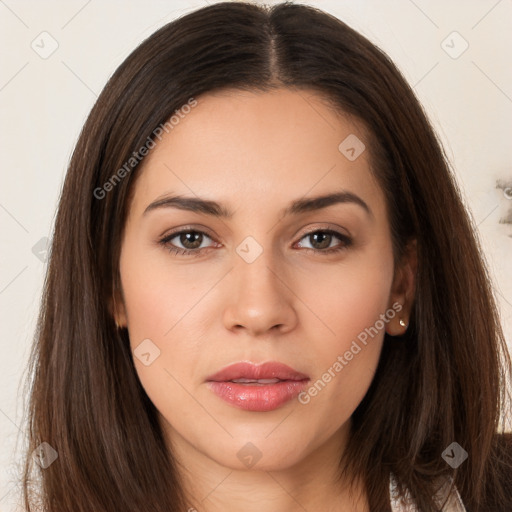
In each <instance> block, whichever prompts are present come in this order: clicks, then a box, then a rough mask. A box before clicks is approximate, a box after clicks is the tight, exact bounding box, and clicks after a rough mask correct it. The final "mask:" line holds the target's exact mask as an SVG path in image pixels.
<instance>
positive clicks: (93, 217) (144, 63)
mask: <svg viewBox="0 0 512 512" xmlns="http://www.w3.org/2000/svg"><path fill="white" fill-rule="evenodd" d="M275 87H287V88H290V89H294V90H312V91H315V92H317V93H319V94H320V95H321V96H322V97H324V98H326V99H327V100H328V101H329V102H330V103H332V105H333V106H334V107H335V108H336V109H338V110H339V111H340V112H347V113H349V114H351V115H354V116H356V117H357V118H358V119H360V120H361V121H362V122H363V123H364V126H365V127H366V128H367V130H368V132H369V134H370V137H371V139H372V140H371V144H369V145H368V147H369V150H370V156H371V164H372V172H373V173H374V174H375V176H376V177H377V179H378V180H379V183H380V185H381V186H382V189H383V191H384V192H385V195H386V200H387V207H388V213H389V219H390V223H391V227H392V241H393V248H394V254H395V260H396V262H397V264H398V263H399V262H400V260H401V258H402V257H403V254H404V250H405V247H406V244H407V242H408V241H410V240H412V239H416V240H417V250H418V270H417V275H416V280H417V281H416V282H417V285H416V292H415V293H416V295H415V300H414V306H413V310H412V315H411V319H410V326H409V329H408V332H407V334H406V335H405V336H403V337H399V338H392V337H390V336H388V335H387V334H386V335H385V339H384V346H383V350H382V356H381V359H380V361H379V365H378V368H377V372H376V374H375V378H374V380H373V382H372V385H371V387H370V389H369V391H368V393H367V395H366V396H365V398H364V399H363V401H362V402H361V404H360V405H359V406H358V408H357V409H356V411H355V412H354V414H353V429H352V432H351V440H350V442H349V443H348V448H347V451H346V452H345V453H344V455H343V458H342V460H340V470H341V471H340V474H342V472H343V474H345V475H346V476H347V477H349V478H354V479H355V478H356V477H358V476H359V477H362V478H363V479H364V482H365V484H366V491H367V493H368V499H369V503H370V507H371V510H375V511H379V512H380V511H384V510H388V509H389V495H388V490H387V489H388V483H389V475H390V473H392V474H393V475H394V476H395V477H396V479H397V481H398V483H399V484H400V488H401V489H405V488H407V489H408V490H409V492H410V493H411V495H412V497H413V498H414V499H415V500H416V502H417V504H418V506H419V508H420V510H422V511H434V510H437V508H436V505H435V504H434V502H433V499H432V496H433V494H434V492H435V490H436V489H435V486H434V482H435V481H436V479H437V477H441V476H452V477H453V479H454V482H455V485H456V486H457V489H458V490H459V492H460V494H461V496H462V498H463V501H464V503H465V505H466V506H467V508H468V510H470V511H472V512H478V511H482V512H483V511H485V512H489V511H490V510H512V503H511V500H512V498H511V496H512V490H511V489H510V480H512V479H511V478H509V479H507V475H508V477H510V474H511V471H512V461H511V457H510V452H509V451H506V450H505V448H504V447H503V446H502V441H500V440H502V439H504V438H505V436H504V435H499V433H500V432H501V431H502V430H504V427H503V426H502V424H501V420H504V417H505V409H504V407H505V400H506V396H507V393H508V391H507V390H509V389H510V388H509V382H508V380H507V376H509V375H510V370H511V365H510V357H509V354H508V350H507V346H506V344H505V341H504V336H503V332H502V329H501V326H500V322H499V316H498V313H497V308H496V305H495V304H496V302H495V297H494V296H493V290H492V287H491V285H490V279H489V276H488V273H487V270H486V267H485V263H484V260H483V257H482V255H481V250H480V247H479V244H478V241H477V238H476V236H475V227H474V225H473V224H472V222H471V219H470V217H469V216H468V214H467V212H466V210H465V207H464V205H463V203H462V201H461V196H460V193H459V191H458V189H457V186H456V183H455V180H454V177H453V175H452V171H451V169H450V167H449V165H448V163H447V160H446V158H445V156H444V154H443V151H442V148H441V146H440V143H439V142H438V140H437V139H436V136H435V134H434V131H433V129H432V127H431V126H430V124H429V122H428V120H427V118H426V116H425V114H424V112H423V111H422V108H421V106H420V105H419V103H418V101H417V99H416V98H415V96H414V94H413V92H412V90H411V88H410V87H409V86H408V84H407V83H406V81H405V79H404V78H403V77H402V76H401V74H400V72H399V71H398V70H397V68H396V67H395V65H394V64H393V63H392V62H391V61H390V60H389V58H388V57H387V56H386V55H385V54H384V53H383V52H382V51H381V50H379V49H378V48H376V47H375V46H374V45H373V44H371V43H370V42H369V41H368V40H367V39H365V38H364V37H363V36H361V35H360V34H359V33H357V32H355V31H354V30H353V29H351V28H349V27H348V26H347V25H345V24H344V23H343V22H341V21H340V20H338V19H336V18H335V17H333V16H331V15H329V14H326V13H324V12H322V11H320V10H318V9H316V8H313V7H308V6H305V5H298V4H292V3H282V4H278V5H275V6H273V7H267V6H258V5H255V4H250V3H243V2H223V3H217V4H213V5H211V6H207V7H205V8H202V9H199V10H196V11H194V12H191V13H189V14H187V15H185V16H182V17H181V18H179V19H177V20H175V21H173V22H171V23H169V24H167V25H165V26H164V27H162V28H161V29H159V30H158V31H157V32H156V33H154V34H153V35H152V36H150V37H149V38H148V39H147V40H145V41H144V42H143V43H142V44H141V45H140V46H139V47H138V48H136V49H135V50H134V51H133V53H132V54H131V55H130V56H129V57H128V58H127V59H126V60H125V61H124V62H123V63H122V64H121V65H120V67H119V68H118V69H117V70H116V72H115V73H114V75H113V76H112V77H111V78H110V80H109V81H108V83H107V85H106V86H105V88H104V90H103V91H102V93H101V95H100V96H99V98H98V100H97V102H96V104H95V105H94V107H93V109H92V111H91V113H90V115H89V117H88V119H87V121H86V123H85V126H84V128H83V130H82V132H81V134H80V137H79V140H78V142H77V145H76V148H75V150H74V153H73V156H72V159H71V162H70V165H69V169H68V172H67V175H66V179H65V183H64V186H63V190H62V194H61V197H60V202H59V207H58V213H57V218H56V222H55V228H54V234H53V243H52V246H51V250H50V255H49V264H48V273H47V276H46V280H45V283H44V291H43V296H42V305H41V311H40V316H39V320H38V326H37V332H36V339H35V342H34V345H33V351H32V354H31V358H30V365H29V371H30V373H31V380H30V402H29V405H28V427H29V428H28V432H29V441H30V445H29V450H28V452H27V457H26V461H25V472H24V475H23V486H24V499H25V506H26V510H34V507H35V506H36V505H31V502H33V503H35V502H36V499H35V496H33V494H34V493H33V492H32V489H33V487H34V486H33V478H34V476H33V471H34V470H37V471H38V473H37V475H39V479H40V495H39V501H40V505H41V506H42V507H43V510H46V511H48V512H65V511H73V512H86V511H87V512H90V511H91V510H94V511H95V512H107V511H109V512H110V511H113V510H123V511H124V512H130V511H134V512H135V511H137V512H140V511H141V510H144V511H145V512H152V511H154V512H163V511H166V512H170V511H178V510H180V511H183V510H186V509H187V505H186V503H185V500H184V497H183V491H182V485H181V483H180V479H179V475H178V472H177V468H176V465H175V462H174V459H173V456H172V453H169V451H168V450H167V448H166V445H165V442H164V437H163V433H162V431H161V429H160V427H159V423H158V421H157V411H156V409H155V407H154V405H153V404H152V402H151V401H150V400H149V398H148V397H147V395H146V393H145V392H144V389H143V388H142V386H141V384H140V382H139V380H138V378H137V374H136V371H135V367H134V364H133V361H132V356H131V351H130V345H129V339H128V333H127V331H126V330H121V331H119V330H117V329H116V326H115V323H114V320H113V318H112V314H111V309H110V308H109V304H110V303H111V301H112V299H113V297H114V293H115V290H117V289H118V287H119V265H118V262H119V255H120V242H121V236H122V231H123V226H124V221H125V217H126V213H127V208H128V199H129V197H130V195H129V194H130V191H131V190H133V183H134V180H135V177H136V176H137V168H138V167H139V166H140V164H137V165H132V167H131V168H129V169H127V168H126V167H125V171H126V172H124V173H122V179H119V180H116V181H115V183H113V182H111V183H113V185H112V186H111V187H105V186H104V185H105V184H106V183H107V182H109V180H112V176H113V175H114V174H116V172H117V171H118V170H119V169H121V168H122V167H123V166H125V165H126V162H129V161H130V158H131V157H132V156H133V155H134V154H137V152H138V150H139V149H140V148H141V147H143V146H144V145H145V144H147V141H148V140H153V139H154V138H155V134H154V130H155V128H156V127H158V126H159V125H162V124H163V123H165V122H166V121H167V120H168V119H169V118H170V117H171V116H172V115H173V113H174V112H175V111H176V110H178V109H180V107H182V106H183V105H185V104H187V102H188V101H189V100H190V98H196V97H198V96H199V95H201V94H203V93H206V92H209V91H214V90H218V89H220V88H233V89H237V88H238V89H244V90H259V91H268V90H271V89H272V88H275ZM192 115H193V114H192ZM132 163H133V162H132ZM118 177H119V174H118ZM99 189H101V190H103V192H101V194H100V193H98V190H99ZM107 189H108V190H107ZM95 191H96V192H95ZM500 418H501V420H500ZM43 442H46V443H48V444H49V445H50V446H51V447H52V448H53V449H55V450H56V452H57V454H58V459H57V460H56V461H55V462H53V463H52V464H51V465H49V466H48V467H46V468H43V469H40V470H39V468H38V467H37V466H36V465H35V464H34V462H33V459H32V457H31V453H32V451H33V450H35V449H36V448H37V447H38V446H39V445H40V444H41V443H43ZM452 442H457V443H458V444H459V445H460V446H461V447H463V448H464V449H465V450H466V451H467V452H468V454H469V457H468V459H467V460H466V461H465V462H464V463H463V464H462V465H461V466H460V467H459V468H458V469H452V468H451V466H450V465H448V464H447V463H446V462H445V460H444V459H443V458H442V456H441V455H442V453H443V451H444V450H445V448H447V447H448V446H449V445H450V444H451V443H452ZM507 482H508V483H507ZM507 485H509V488H508V489H507V488H506V486H507Z"/></svg>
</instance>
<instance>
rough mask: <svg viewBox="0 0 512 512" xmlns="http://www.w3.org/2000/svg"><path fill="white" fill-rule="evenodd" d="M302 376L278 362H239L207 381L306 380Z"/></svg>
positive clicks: (306, 377) (304, 376)
mask: <svg viewBox="0 0 512 512" xmlns="http://www.w3.org/2000/svg"><path fill="white" fill-rule="evenodd" d="M308 378H309V377H308V376H307V375H304V374H303V373H301V372H298V371H297V370H294V369H293V368H290V367H289V366H287V365H286V364H283V363H279V362H274V361H271V362H267V363H263V364H258V365H257V364H255V363H251V362H245V361H244V362H240V363H234V364H230V365H228V366H226V367H224V368H223V369H222V370H220V371H219V372H217V373H215V374H213V375H210V376H209V377H208V378H207V379H206V380H207V381H216V382H227V381H230V380H234V379H253V380H260V379H279V380H297V381H298V380H304V379H308Z"/></svg>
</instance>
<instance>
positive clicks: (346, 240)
mask: <svg viewBox="0 0 512 512" xmlns="http://www.w3.org/2000/svg"><path fill="white" fill-rule="evenodd" d="M184 233H198V234H201V235H204V236H206V237H208V238H210V239H211V240H213V238H212V237H211V236H209V235H208V234H207V233H205V232H204V231H201V230H198V229H183V230H181V231H175V232H174V233H170V234H169V235H167V236H165V237H164V238H162V239H161V240H159V244H161V245H162V246H164V247H165V248H166V249H167V250H168V251H169V252H170V253H171V254H175V255H180V256H192V257H195V256H199V255H201V254H202V252H203V250H204V249H209V247H204V248H203V249H180V248H179V247H174V246H173V245H171V244H170V241H171V240H172V239H173V238H176V237H177V236H179V235H182V234H184ZM315 233H325V234H329V235H333V236H335V237H336V238H338V239H339V240H341V241H342V242H343V244H342V245H338V246H335V247H331V248H328V249H311V248H309V247H305V248H303V249H302V250H306V251H313V252H315V253H319V254H322V255H326V254H333V253H337V252H341V251H344V250H346V249H348V248H349V247H350V246H351V245H352V239H351V238H350V237H349V236H347V235H344V234H342V233H339V232H337V231H333V230H332V229H315V230H314V231H310V232H308V233H305V234H304V235H303V236H302V237H301V238H300V240H302V239H303V238H306V237H308V236H311V235H314V234H315Z"/></svg>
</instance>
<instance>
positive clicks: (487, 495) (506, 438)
mask: <svg viewBox="0 0 512 512" xmlns="http://www.w3.org/2000/svg"><path fill="white" fill-rule="evenodd" d="M468 510H469V512H471V511H472V510H473V508H471V509H468ZM478 510H485V511H487V510H489V511H493V510H512V433H511V432H509V433H504V434H496V436H495V438H494V442H493V454H492V457H491V460H490V461H489V465H488V468H487V475H486V478H485V487H484V492H483V498H482V503H481V506H480V507H479V508H478Z"/></svg>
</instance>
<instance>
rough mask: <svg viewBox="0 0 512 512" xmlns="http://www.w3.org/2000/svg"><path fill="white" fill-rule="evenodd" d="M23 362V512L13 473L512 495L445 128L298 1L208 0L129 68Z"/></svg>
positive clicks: (190, 493) (272, 499)
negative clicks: (26, 447) (27, 428)
mask: <svg viewBox="0 0 512 512" xmlns="http://www.w3.org/2000/svg"><path fill="white" fill-rule="evenodd" d="M31 363H32V367H31V368H32V370H33V372H34V381H33V386H32V392H31V404H30V410H29V412H30V425H31V445H30V452H29V456H28V457H27V463H26V471H25V481H24V485H25V499H26V502H27V510H33V509H34V508H31V507H30V505H29V502H30V501H33V502H35V501H36V499H35V497H32V494H33V493H32V492H30V491H29V489H31V488H32V484H31V474H32V473H31V471H32V470H36V471H39V473H38V474H39V476H40V477H41V484H42V485H41V492H40V496H39V501H40V505H41V506H42V507H43V509H44V510H47V511H51V512H53V511H59V512H63V511H66V510H73V511H90V510H94V511H96V512H99V511H113V510H123V511H132V510H133V511H140V510H144V511H164V510H166V511H169V510H173V511H174V510H175V511H178V510H198V511H207V512H211V511H218V510H239V509H244V510H274V511H288V510H311V511H312V510H332V511H337V512H339V511H349V510H350V511H360V512H362V511H378V512H380V511H389V510H421V511H434V510H445V511H448V510H467V511H471V512H476V511H482V512H483V511H486V512H488V511H494V510H496V511H497V510H500V511H501V510H510V509H511V508H512V489H511V478H510V476H511V470H512V460H511V450H510V435H509V434H508V435H506V434H503V433H501V431H502V430H504V427H503V424H502V423H501V420H504V418H505V414H506V411H505V399H506V397H507V393H508V391H509V389H510V388H509V387H507V386H509V384H508V383H507V381H506V379H507V376H508V375H509V374H510V357H509V355H508V352H507V348H506V345H505V342H504V339H503V333H502V330H501V327H500V324H499V319H498V314H497V310H496V306H495V302H494V298H493V294H492V289H491V286H490V284H489V277H488V275H487V271H486V269H485V266H484V264H483V260H482V257H481V254H480V249H479V247H478V244H477V241H476V237H475V234H474V231H473V227H472V225H471V223H470V221H469V220H468V216H467V213H466V212H465V210H464V207H463V205H462V202H461V199H460V195H459V192H458V190H457V188H456V185H455V182H454V180H453V177H452V174H451V172H450V169H449V167H448V164H447V162H446V160H445V158H444V156H443V153H442V150H441V147H440V144H439V143H438V142H437V140H436V137H435V134H434V132H433V130H432V128H431V126H430V125H429V123H428V121H427V119H426V117H425V115H424V113H423V111H422V109H421V107H420V105H419V103H418V101H417V99H416V98H415V96H414V94H413V93H412V91H411V89H410V87H409V86H408V85H407V84H406V82H405V80H404V79H403V77H402V76H401V75H400V73H399V72H398V70H397V69H396V67H395V66H394V65H393V64H392V63H391V62H390V60H389V59H388V58H387V56H385V55H384V54H383V53H382V52H381V51H380V50H379V49H377V48H376V47H375V46H373V45H372V44H371V43H370V42H369V41H367V40H366V39H365V38H364V37H362V36H361V35H360V34H358V33H356V32H355V31H354V30H352V29H350V28H349V27H347V26H346V25H345V24H343V23H342V22H341V21H339V20H337V19H336V18H334V17H332V16H330V15H328V14H325V13H323V12H321V11H319V10H317V9H314V8H311V7H307V6H303V5H293V4H286V3H285V4H279V5H276V6H274V7H272V8H265V7H261V6H256V5H252V4H246V3H242V2H236V3H219V4H215V5H211V6H208V7H205V8H203V9H199V10H197V11H195V12H192V13H190V14H188V15H186V16H183V17H182V18H180V19H178V20H176V21H174V22H172V23H169V24H168V25H166V26H164V27H163V28H161V29H160V30H158V31H157V32H156V33H155V34H153V35H152V36H151V37H149V38H148V39H147V40H146V41H144V42H143V43H142V44H141V45H140V46H139V47H138V48H137V49H136V50H135V51H134V52H133V53H132V54H131V55H130V56H129V57H128V58H127V59H126V60H125V62H123V63H122V65H121V66H120V67H119V69H118V70H117V71H116V72H115V74H114V75H113V76H112V78H111V79H110V80H109V82H108V84H107V85H106V87H105V89H104V91H103V92H102V94H101V95H100V97H99V98H98V101H97V103H96V105H95V106H94V108H93V110H92V112H91V114H90V116H89V118H88V120H87V122H86V124H85V126H84V129H83V131H82V134H81V136H80V138H79V141H78V143H77V146H76V149H75V152H74V154H73V157H72V160H71V163H70V166H69V170H68V173H67V176H66V181H65V184H64V189H63V191H62V196H61V199H60V204H59V209H58V215H57V219H56V225H55V232H54V237H53V245H52V249H51V255H50V261H49V268H48V276H47V280H46V283H45V289H44V296H43V302H42V309H41V313H40V319H39V327H38V333H37V340H36V343H35V345H34V351H33V355H32V358H31ZM507 439H508V441H507ZM507 442H508V447H507Z"/></svg>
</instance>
